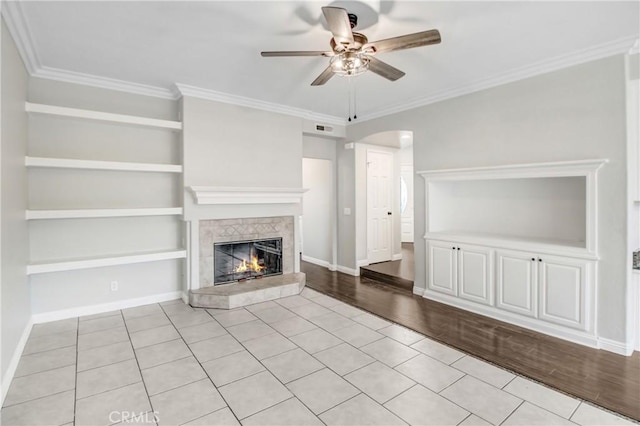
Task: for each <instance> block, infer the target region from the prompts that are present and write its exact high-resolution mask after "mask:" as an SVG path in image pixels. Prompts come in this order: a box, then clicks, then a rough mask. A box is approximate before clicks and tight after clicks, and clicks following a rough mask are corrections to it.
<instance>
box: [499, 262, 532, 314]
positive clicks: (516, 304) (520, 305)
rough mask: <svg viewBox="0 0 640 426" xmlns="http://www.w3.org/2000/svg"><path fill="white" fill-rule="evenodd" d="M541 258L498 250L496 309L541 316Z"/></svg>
mask: <svg viewBox="0 0 640 426" xmlns="http://www.w3.org/2000/svg"><path fill="white" fill-rule="evenodd" d="M538 263H539V262H538V257H537V256H536V255H535V254H533V253H526V252H521V251H511V250H497V251H496V291H497V296H496V306H497V307H498V308H500V309H505V310H507V311H511V312H515V313H518V314H522V315H527V316H531V317H535V316H536V315H537V309H536V308H537V298H536V294H537V288H538Z"/></svg>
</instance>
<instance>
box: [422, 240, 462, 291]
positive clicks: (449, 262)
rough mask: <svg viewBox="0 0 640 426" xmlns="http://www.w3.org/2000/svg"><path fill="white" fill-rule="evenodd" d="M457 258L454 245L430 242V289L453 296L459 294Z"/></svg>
mask: <svg viewBox="0 0 640 426" xmlns="http://www.w3.org/2000/svg"><path fill="white" fill-rule="evenodd" d="M457 257H458V251H457V250H456V245H455V244H454V243H446V242H439V241H430V242H429V250H428V262H427V263H428V265H429V289H431V290H435V291H439V292H441V293H446V294H450V295H453V296H456V295H457V294H458V284H457V283H458V277H457V275H458V272H457V270H456V267H457Z"/></svg>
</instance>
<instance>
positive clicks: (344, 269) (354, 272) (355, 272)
mask: <svg viewBox="0 0 640 426" xmlns="http://www.w3.org/2000/svg"><path fill="white" fill-rule="evenodd" d="M336 271H338V272H342V273H343V274H347V275H352V276H354V277H359V276H360V271H359V270H355V269H351V268H347V267H346V266H342V265H337V267H336Z"/></svg>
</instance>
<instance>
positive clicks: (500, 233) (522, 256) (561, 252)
mask: <svg viewBox="0 0 640 426" xmlns="http://www.w3.org/2000/svg"><path fill="white" fill-rule="evenodd" d="M606 163H607V160H604V159H594V160H577V161H563V162H549V163H536V164H515V165H505V166H496V167H477V168H467V169H450V170H428V171H421V172H418V173H417V174H418V175H420V176H421V177H422V178H424V180H425V203H426V208H425V211H426V217H425V228H426V232H425V235H424V239H425V241H426V276H427V286H426V289H424V290H423V289H416V290H415V291H416V293H420V294H422V295H423V296H425V297H428V298H431V299H434V300H437V301H440V302H443V303H447V304H450V305H454V306H457V307H460V308H463V309H467V310H471V311H474V312H477V313H480V314H483V315H487V316H490V317H493V318H497V319H500V320H503V321H507V322H511V323H514V324H517V325H520V326H524V327H528V328H531V329H534V330H537V331H540V332H543V333H547V334H551V335H554V336H558V337H561V338H565V339H568V340H572V341H576V342H580V343H583V344H587V345H590V346H596V347H597V346H598V345H599V342H598V338H597V334H596V306H597V274H596V272H597V264H598V261H599V253H598V232H597V231H598V219H597V218H598V203H597V200H598V196H597V193H598V180H597V176H598V173H597V172H598V170H599V169H600V168H601V167H602V166H603V165H604V164H606Z"/></svg>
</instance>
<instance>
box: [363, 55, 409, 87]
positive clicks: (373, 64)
mask: <svg viewBox="0 0 640 426" xmlns="http://www.w3.org/2000/svg"><path fill="white" fill-rule="evenodd" d="M369 71H372V72H374V73H376V74H378V75H380V76H382V77H384V78H386V79H387V80H391V81H396V80H397V79H399V78H401V77H403V76H404V72H402V71H400V70H399V69H398V68H394V67H392V66H391V65H389V64H387V63H386V62H382V61H381V60H379V59H376V58H374V57H373V56H369Z"/></svg>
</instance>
